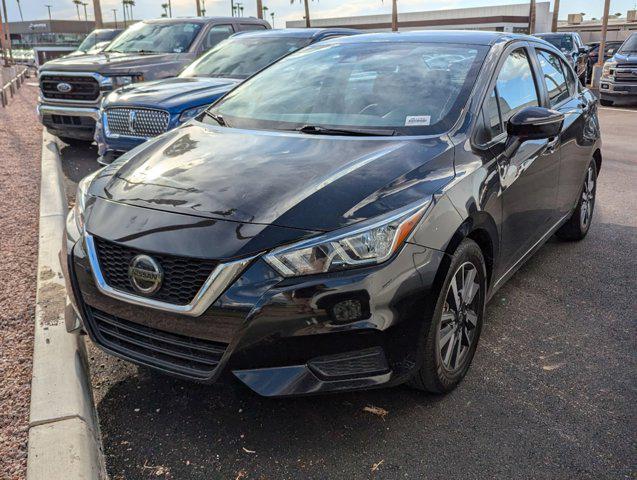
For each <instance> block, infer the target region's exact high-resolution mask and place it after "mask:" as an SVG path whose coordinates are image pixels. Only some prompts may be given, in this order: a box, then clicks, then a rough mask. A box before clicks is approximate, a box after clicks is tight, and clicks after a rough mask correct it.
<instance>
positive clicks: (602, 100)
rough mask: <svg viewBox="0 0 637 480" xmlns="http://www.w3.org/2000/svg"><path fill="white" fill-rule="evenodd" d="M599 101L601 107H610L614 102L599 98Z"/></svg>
mask: <svg viewBox="0 0 637 480" xmlns="http://www.w3.org/2000/svg"><path fill="white" fill-rule="evenodd" d="M599 103H600V104H601V105H602V107H612V106H613V103H614V102H613V101H612V100H606V99H605V98H600V100H599Z"/></svg>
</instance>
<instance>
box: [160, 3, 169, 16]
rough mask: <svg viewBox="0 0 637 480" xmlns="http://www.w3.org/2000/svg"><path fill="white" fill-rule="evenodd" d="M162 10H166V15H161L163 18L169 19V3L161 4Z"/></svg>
mask: <svg viewBox="0 0 637 480" xmlns="http://www.w3.org/2000/svg"><path fill="white" fill-rule="evenodd" d="M161 8H163V9H164V13H162V14H161V16H162V17H167V16H168V4H167V3H162V4H161Z"/></svg>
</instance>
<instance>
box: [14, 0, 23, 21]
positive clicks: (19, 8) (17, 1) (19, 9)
mask: <svg viewBox="0 0 637 480" xmlns="http://www.w3.org/2000/svg"><path fill="white" fill-rule="evenodd" d="M15 1H16V3H17V4H18V11H19V12H20V20H21V21H22V22H24V17H23V16H22V6H20V0H15Z"/></svg>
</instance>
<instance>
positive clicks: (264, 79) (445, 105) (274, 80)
mask: <svg viewBox="0 0 637 480" xmlns="http://www.w3.org/2000/svg"><path fill="white" fill-rule="evenodd" d="M487 50H488V48H487V47H483V46H474V45H457V44H453V45H451V44H441V43H408V42H400V43H398V42H397V43H387V42H375V43H372V42H368V43H342V44H335V43H331V44H319V45H316V46H311V47H308V48H306V49H304V50H301V51H299V52H296V53H294V54H292V55H290V56H288V57H286V58H284V59H282V60H281V61H279V62H277V63H275V64H274V65H272V66H271V67H269V68H267V69H265V70H264V71H263V72H261V73H259V74H258V75H256V76H254V77H253V78H252V79H250V80H248V81H246V82H245V83H244V84H242V85H241V86H239V87H238V88H237V89H235V90H234V91H233V92H232V93H230V94H229V95H228V96H227V97H225V98H224V99H223V100H221V101H220V102H219V103H217V104H215V106H214V107H213V108H212V109H211V110H210V112H208V115H206V114H204V115H203V116H202V117H200V118H201V120H202V121H204V122H207V123H214V122H215V121H216V122H217V123H224V124H226V125H227V126H230V127H238V128H256V129H274V130H277V129H278V130H299V129H303V130H304V131H307V130H308V129H311V130H312V131H313V132H314V133H318V132H319V131H321V130H322V129H327V128H332V129H341V131H342V130H344V129H354V130H356V129H358V131H359V132H363V130H362V129H365V131H370V130H371V129H372V128H373V129H375V130H376V131H377V132H385V133H386V134H436V133H441V132H443V131H445V130H447V129H449V128H450V127H451V126H452V125H453V124H454V123H455V121H456V120H457V118H458V116H459V114H460V110H461V108H462V107H463V105H464V104H465V103H466V101H467V98H468V97H469V93H470V91H471V88H472V85H473V84H474V83H475V79H476V76H477V73H478V70H479V68H480V66H481V65H482V61H483V59H484V57H485V55H486V52H487ZM214 119H216V120H214ZM220 119H221V121H220ZM323 131H325V130H323ZM381 134H382V133H381Z"/></svg>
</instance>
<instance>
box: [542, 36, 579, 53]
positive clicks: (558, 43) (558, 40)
mask: <svg viewBox="0 0 637 480" xmlns="http://www.w3.org/2000/svg"><path fill="white" fill-rule="evenodd" d="M538 37H540V38H541V39H542V40H546V41H547V42H549V43H550V44H551V45H553V46H555V47H557V48H559V49H560V50H562V51H563V52H571V51H572V50H573V39H572V38H571V36H570V35H538Z"/></svg>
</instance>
